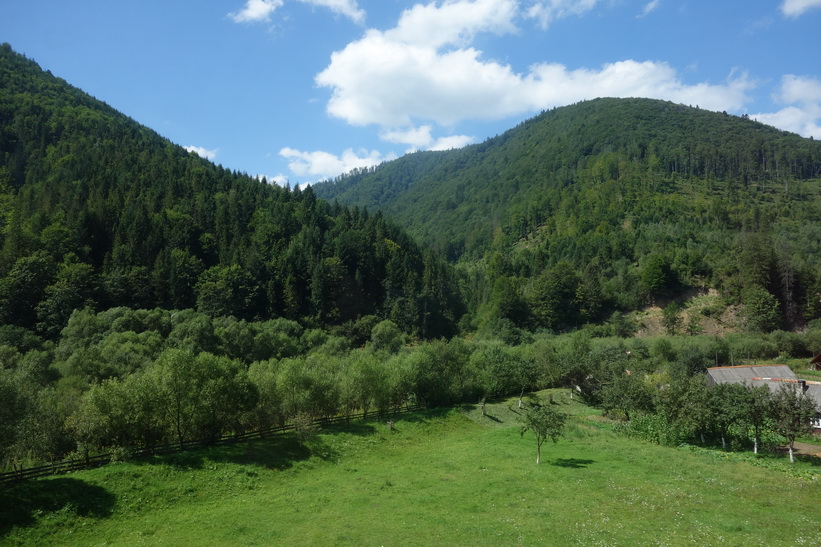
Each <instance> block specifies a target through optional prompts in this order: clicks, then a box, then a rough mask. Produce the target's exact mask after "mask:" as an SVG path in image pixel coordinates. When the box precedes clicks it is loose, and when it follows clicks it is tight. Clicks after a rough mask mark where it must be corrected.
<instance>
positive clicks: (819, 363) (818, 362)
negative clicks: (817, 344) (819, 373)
mask: <svg viewBox="0 0 821 547" xmlns="http://www.w3.org/2000/svg"><path fill="white" fill-rule="evenodd" d="M810 370H821V353H819V354H818V355H816V356H815V357H813V358H812V361H810Z"/></svg>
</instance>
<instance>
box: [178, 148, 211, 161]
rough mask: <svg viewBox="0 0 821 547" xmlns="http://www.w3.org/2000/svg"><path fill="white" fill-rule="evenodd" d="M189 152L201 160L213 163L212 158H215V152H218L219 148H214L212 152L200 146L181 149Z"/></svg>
mask: <svg viewBox="0 0 821 547" xmlns="http://www.w3.org/2000/svg"><path fill="white" fill-rule="evenodd" d="M183 148H185V149H186V150H188V151H189V152H193V153H194V154H196V155H198V156H199V157H201V158H205V159H207V160H211V161H213V160H214V158H216V157H217V152H219V148H215V149H213V150H206V149H205V148H203V147H201V146H185V147H183Z"/></svg>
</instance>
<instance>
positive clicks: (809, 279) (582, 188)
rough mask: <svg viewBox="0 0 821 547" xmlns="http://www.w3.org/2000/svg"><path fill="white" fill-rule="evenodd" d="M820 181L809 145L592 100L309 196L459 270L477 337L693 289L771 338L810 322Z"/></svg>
mask: <svg viewBox="0 0 821 547" xmlns="http://www.w3.org/2000/svg"><path fill="white" fill-rule="evenodd" d="M819 179H821V143H819V142H816V141H813V140H811V139H805V138H802V137H800V136H798V135H794V134H791V133H787V132H784V131H779V130H777V129H774V128H772V127H768V126H765V125H763V124H760V123H758V122H756V121H755V120H752V119H749V118H747V117H736V116H730V115H727V114H723V113H716V112H709V111H704V110H701V109H699V108H697V107H688V106H682V105H676V104H672V103H669V102H663V101H657V100H649V99H597V100H593V101H588V102H583V103H579V104H576V105H573V106H568V107H564V108H557V109H554V110H551V111H549V112H544V113H543V114H541V115H539V116H537V117H535V118H533V119H531V120H529V121H527V122H525V123H523V124H521V125H519V126H518V127H516V128H514V129H511V130H510V131H508V132H506V133H504V134H502V135H500V136H498V137H495V138H492V139H490V140H488V141H486V142H484V143H482V144H478V145H474V146H469V147H466V148H463V149H460V150H452V151H447V152H419V153H415V154H411V155H408V156H405V157H403V158H400V159H398V160H395V161H392V162H389V163H385V164H383V165H381V166H379V167H377V168H374V169H369V170H365V171H361V172H356V173H352V174H350V175H347V176H343V177H340V178H338V179H337V180H335V181H330V182H327V183H323V184H320V185H317V186H315V191H316V193H317V195H318V196H322V197H324V198H326V199H329V200H338V201H339V202H340V203H343V204H357V205H360V206H368V207H374V206H376V207H379V208H380V209H381V210H382V211H383V212H384V213H385V214H386V215H388V216H390V217H391V218H392V219H395V220H397V221H398V222H400V224H402V225H403V226H404V227H405V228H407V229H408V230H409V231H410V232H411V233H412V234H413V235H415V236H416V237H417V238H418V239H419V240H420V241H422V242H423V243H426V244H430V245H433V246H434V247H437V248H439V249H440V250H442V251H444V252H446V253H447V255H448V256H449V257H450V259H451V260H454V261H457V260H458V261H460V263H461V269H462V270H463V274H464V287H465V294H466V295H467V296H466V297H467V301H468V304H469V308H470V309H472V310H473V311H475V315H474V316H472V320H473V325H474V326H476V327H479V328H482V327H483V326H491V327H493V328H494V329H495V330H496V331H497V332H503V331H504V332H509V331H510V329H509V327H510V326H511V325H513V326H514V327H517V328H523V329H531V330H532V329H540V328H548V329H553V330H564V329H569V328H575V327H577V326H580V325H583V324H585V323H588V322H591V321H592V322H596V321H601V320H603V319H606V318H608V317H611V314H612V312H614V311H630V310H635V309H638V308H642V307H643V306H645V305H647V304H649V303H653V302H669V299H670V298H673V299H678V300H680V299H681V297H682V296H683V295H684V294H688V293H690V292H692V291H691V289H693V288H696V289H699V290H706V289H715V290H717V291H718V292H719V293H720V294H721V296H722V297H723V300H722V302H721V309H724V308H728V307H732V306H742V308H743V309H742V313H743V314H744V317H745V318H746V324H747V325H748V326H749V327H750V328H751V329H753V330H772V329H775V328H796V327H800V326H802V325H805V324H806V322H807V321H810V320H813V319H815V318H818V317H821V188H820V187H819V183H821V180H819ZM721 309H713V310H712V312H711V313H713V314H720V313H721ZM671 318H672V319H671V325H675V324H676V323H675V321H673V319H674V318H675V317H674V315H671ZM466 323H467V322H466ZM494 325H495V326H494ZM698 328H699V327H698V324H697V323H696V324H695V326H694V330H696V331H697V330H698ZM617 330H619V329H617ZM628 330H629V329H628ZM514 338H515V336H514Z"/></svg>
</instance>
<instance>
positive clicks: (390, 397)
mask: <svg viewBox="0 0 821 547" xmlns="http://www.w3.org/2000/svg"><path fill="white" fill-rule="evenodd" d="M407 342H408V338H407V335H406V334H405V333H404V332H402V330H401V329H400V328H399V327H398V326H397V325H396V324H395V323H393V322H392V321H390V320H380V319H379V318H377V317H375V316H374V317H371V318H369V319H365V320H360V321H358V322H355V323H353V324H349V325H340V326H339V327H337V328H335V329H332V330H331V331H330V332H328V331H327V330H325V329H319V328H305V327H303V326H302V325H300V324H299V323H297V322H295V321H291V320H287V319H282V318H280V319H274V320H266V321H246V320H244V319H238V318H234V317H217V318H213V317H211V316H209V315H208V314H205V313H201V312H197V311H195V310H192V309H188V310H162V309H153V310H134V309H130V308H124V307H120V308H112V309H110V310H106V311H104V312H95V311H94V310H92V309H91V308H85V309H83V310H78V311H76V312H74V313H73V314H72V316H71V317H70V319H69V322H68V324H67V326H66V328H64V329H63V331H62V332H61V334H60V336H59V338H58V339H57V340H54V341H52V340H45V339H43V338H40V337H38V336H36V335H35V334H33V333H31V332H26V331H24V329H22V328H20V327H16V326H13V325H5V326H2V327H0V363H2V367H0V428H2V431H0V433H1V434H0V439H2V440H1V441H0V459H2V461H3V462H4V463H3V465H4V466H8V467H10V466H11V464H12V463H14V464H18V465H19V464H21V463H27V464H31V463H34V462H42V461H55V460H59V459H61V458H63V457H66V456H69V455H83V454H86V453H88V452H91V453H94V452H104V451H110V450H123V451H126V452H127V451H128V450H130V449H133V448H137V447H139V448H148V449H150V448H151V447H152V446H158V445H163V444H169V443H170V444H174V443H185V442H187V441H191V440H208V439H212V440H214V439H217V438H219V437H221V436H224V435H226V434H232V433H240V432H246V431H253V430H261V429H267V428H270V427H273V426H277V425H282V424H285V423H308V422H310V421H311V420H313V419H315V418H320V417H332V416H346V415H347V416H350V415H352V414H355V413H361V412H365V413H369V412H377V413H378V412H384V411H386V410H390V409H394V408H398V407H402V406H403V405H408V404H423V405H428V406H443V405H451V404H456V403H470V404H478V403H479V402H481V401H482V400H484V399H486V398H493V397H500V396H509V395H518V396H519V397H522V396H524V394H525V393H527V392H529V391H532V390H536V389H543V388H548V387H566V388H568V389H573V390H574V393H576V394H577V395H578V396H581V397H584V398H585V400H586V401H587V402H589V403H590V404H594V405H600V406H602V407H603V408H605V409H607V410H608V411H610V412H612V413H616V414H618V415H624V416H626V417H629V418H631V420H638V421H636V423H637V424H638V423H641V420H644V419H645V418H644V416H646V415H648V414H651V413H658V415H660V416H666V414H664V412H668V411H666V410H664V409H669V412H672V411H674V410H675V411H676V412H682V413H681V414H679V415H676V416H680V418H681V420H693V419H695V417H696V416H708V415H709V416H718V415H720V413H719V410H716V409H712V410H709V412H708V411H707V410H703V411H701V414H699V413H696V412H695V411H693V412H685V411H683V410H682V409H683V408H685V407H686V405H684V403H682V400H683V399H682V398H683V397H685V395H686V396H687V397H691V396H692V397H696V399H693V400H694V401H696V400H700V399H697V397H702V396H704V393H708V391H703V392H702V391H698V390H697V389H696V387H694V386H696V385H697V384H699V383H700V384H701V385H703V380H704V378H703V375H704V371H705V370H706V368H707V367H708V366H714V365H715V364H723V363H727V362H729V361H731V360H733V359H736V360H738V359H740V358H741V356H742V355H743V356H744V357H745V358H748V359H772V358H773V357H775V356H776V355H778V354H781V355H782V356H788V355H792V354H800V353H803V352H805V351H806V347H808V346H812V345H815V344H818V343H819V342H821V331H818V330H811V331H808V332H807V333H805V334H794V333H774V334H771V335H763V334H759V335H736V336H733V337H729V338H728V339H715V338H711V337H705V336H678V337H665V338H658V339H655V340H651V341H649V342H646V341H644V340H642V339H635V338H626V339H625V338H617V337H606V338H594V337H592V336H591V335H590V333H587V332H583V331H580V332H578V333H574V334H571V335H562V336H555V335H547V334H541V335H537V336H535V337H534V338H533V339H531V340H529V341H527V342H525V343H522V344H519V345H517V346H510V345H508V344H506V343H504V342H502V341H500V340H498V339H493V338H482V337H475V338H473V339H470V340H467V339H464V338H458V337H455V338H452V339H451V340H449V341H448V340H444V339H439V340H432V341H428V342H417V343H415V344H412V345H411V344H408V343H407ZM625 370H630V371H631V373H632V374H631V375H626V374H625ZM658 386H663V387H661V388H659V387H658ZM705 389H706V388H705ZM711 389H712V388H711ZM677 393H684V394H685V395H681V396H680V397H679V398H678V399H675V397H676V395H675V394H677ZM696 394H700V395H696ZM676 401H678V402H676ZM688 404H690V403H688ZM732 404H735V403H732ZM732 404H731V405H730V406H732ZM709 408H711V407H709ZM722 408H724V407H722ZM676 409H679V410H676ZM721 412H723V410H722V411H721ZM728 412H729V411H728ZM732 412H735V411H732ZM733 415H735V414H733ZM665 419H668V418H665ZM678 419H679V418H674V417H670V418H669V420H670V423H676V424H678V422H677V421H676V420H678ZM706 419H707V418H705V420H706ZM710 419H711V420H712V419H714V418H710ZM715 419H717V418H715ZM690 423H691V422H686V421H682V423H681V424H678V425H677V426H676V427H675V428H671V430H673V429H674V430H676V431H677V432H678V433H677V435H678V436H677V437H676V439H679V440H681V439H691V440H693V441H694V442H700V438H699V437H700V435H702V434H704V435H707V436H708V437H710V436H711V435H712V434H713V433H714V431H715V430H714V429H712V428H713V425H712V424H713V423H714V422H705V423H704V424H700V425H698V426H696V425H693V426H692V427H690V426H688V425H687V424H690ZM688 427H690V428H689V429H688Z"/></svg>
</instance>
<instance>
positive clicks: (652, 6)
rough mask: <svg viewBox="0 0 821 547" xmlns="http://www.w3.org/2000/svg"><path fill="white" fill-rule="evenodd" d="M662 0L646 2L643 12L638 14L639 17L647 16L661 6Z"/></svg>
mask: <svg viewBox="0 0 821 547" xmlns="http://www.w3.org/2000/svg"><path fill="white" fill-rule="evenodd" d="M660 3H661V0H651V1H650V2H648V3H647V4H645V6H644V9H642V10H641V13H640V14H639V15H638V16H639V17H646V16H647V15H648V14H649V13H650V12H652V11H653V10H655V9H656V8H657V7H659V4H660Z"/></svg>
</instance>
